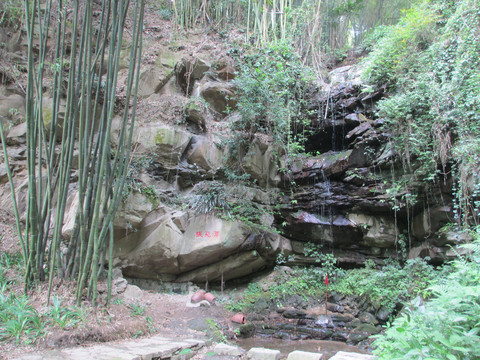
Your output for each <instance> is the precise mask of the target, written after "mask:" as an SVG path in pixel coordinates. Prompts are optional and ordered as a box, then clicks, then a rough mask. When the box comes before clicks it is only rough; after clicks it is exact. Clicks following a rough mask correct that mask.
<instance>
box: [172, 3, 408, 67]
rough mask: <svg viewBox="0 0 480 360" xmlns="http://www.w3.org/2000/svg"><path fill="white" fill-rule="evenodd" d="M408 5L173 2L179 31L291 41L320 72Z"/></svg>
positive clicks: (249, 40)
mask: <svg viewBox="0 0 480 360" xmlns="http://www.w3.org/2000/svg"><path fill="white" fill-rule="evenodd" d="M410 5H411V4H410V1H408V0H397V1H394V0H218V1H216V0H215V1H214V0H173V1H171V2H170V1H168V2H167V1H164V6H166V7H171V8H172V12H173V13H174V16H175V20H176V22H177V24H178V26H179V27H180V28H183V29H189V28H194V27H196V26H207V27H208V28H214V29H216V30H225V29H226V30H228V28H229V26H235V27H236V28H240V29H243V30H244V31H245V42H247V43H250V44H253V45H255V46H262V45H264V44H265V43H272V42H278V41H287V42H289V43H290V44H292V45H293V46H294V48H295V49H296V50H297V51H298V52H299V53H300V55H301V56H302V58H304V59H305V60H306V62H307V63H308V64H309V65H313V66H314V67H315V68H319V67H320V65H321V64H322V63H323V62H324V60H325V59H324V56H325V54H327V53H332V52H335V51H342V50H344V49H346V48H348V47H351V46H352V45H357V44H358V43H360V41H362V40H363V38H364V36H365V34H366V33H367V32H368V30H370V29H372V28H373V27H375V26H376V25H379V24H380V23H384V24H392V23H394V22H395V21H396V20H398V18H399V17H400V16H401V11H400V9H401V8H406V7H409V6H410Z"/></svg>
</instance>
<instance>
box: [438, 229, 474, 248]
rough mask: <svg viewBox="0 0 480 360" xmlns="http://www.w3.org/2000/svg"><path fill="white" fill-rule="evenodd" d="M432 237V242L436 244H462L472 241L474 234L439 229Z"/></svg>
mask: <svg viewBox="0 0 480 360" xmlns="http://www.w3.org/2000/svg"><path fill="white" fill-rule="evenodd" d="M435 235H436V236H433V237H432V243H433V244H434V245H436V246H445V245H460V244H466V243H469V242H472V241H473V240H474V239H473V236H472V235H471V234H470V233H468V232H466V231H455V230H448V229H447V230H444V231H438V232H437V233H436V234H435Z"/></svg>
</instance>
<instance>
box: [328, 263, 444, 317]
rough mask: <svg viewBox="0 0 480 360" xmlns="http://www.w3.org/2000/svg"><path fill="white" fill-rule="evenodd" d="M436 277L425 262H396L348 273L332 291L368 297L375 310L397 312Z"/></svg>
mask: <svg viewBox="0 0 480 360" xmlns="http://www.w3.org/2000/svg"><path fill="white" fill-rule="evenodd" d="M435 276H436V272H435V270H434V269H433V267H432V266H430V265H428V264H427V263H426V262H425V261H424V260H422V259H410V260H407V262H406V263H405V265H404V266H400V265H399V264H398V263H395V262H392V263H390V264H387V265H386V266H384V267H383V268H381V269H379V270H376V269H374V268H371V267H368V266H367V267H365V268H363V269H355V270H351V271H348V273H347V274H346V275H345V276H344V277H343V278H342V279H340V281H338V282H336V283H334V284H333V287H332V290H334V291H337V292H339V293H341V294H344V295H355V296H360V297H363V298H366V299H367V300H368V301H369V302H370V303H371V304H372V305H373V306H374V307H375V308H377V309H379V308H380V307H385V308H386V309H388V310H389V311H390V312H393V311H394V309H395V307H396V305H397V304H398V303H401V302H404V301H408V300H410V299H412V298H414V297H416V296H417V295H418V294H421V293H423V292H424V291H425V289H426V288H427V287H428V286H429V285H430V282H431V281H432V280H433V279H434V277H435Z"/></svg>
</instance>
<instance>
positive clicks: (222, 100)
mask: <svg viewBox="0 0 480 360" xmlns="http://www.w3.org/2000/svg"><path fill="white" fill-rule="evenodd" d="M234 91H235V87H234V86H233V85H232V84H231V83H227V82H223V81H202V82H201V83H200V84H199V85H198V86H197V87H196V88H195V89H194V92H193V95H195V96H201V97H202V98H204V99H205V101H206V102H207V103H208V104H209V105H210V106H211V107H212V109H213V110H215V111H216V112H217V113H219V114H221V115H222V116H225V115H227V113H228V112H229V111H230V110H232V109H235V107H236V105H237V100H236V99H235V92H234Z"/></svg>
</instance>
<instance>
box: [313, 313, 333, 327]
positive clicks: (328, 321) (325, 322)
mask: <svg viewBox="0 0 480 360" xmlns="http://www.w3.org/2000/svg"><path fill="white" fill-rule="evenodd" d="M315 325H317V326H320V327H324V328H325V327H328V328H333V327H334V324H333V321H332V317H331V316H328V315H320V316H319V317H318V318H317V320H316V321H315Z"/></svg>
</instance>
